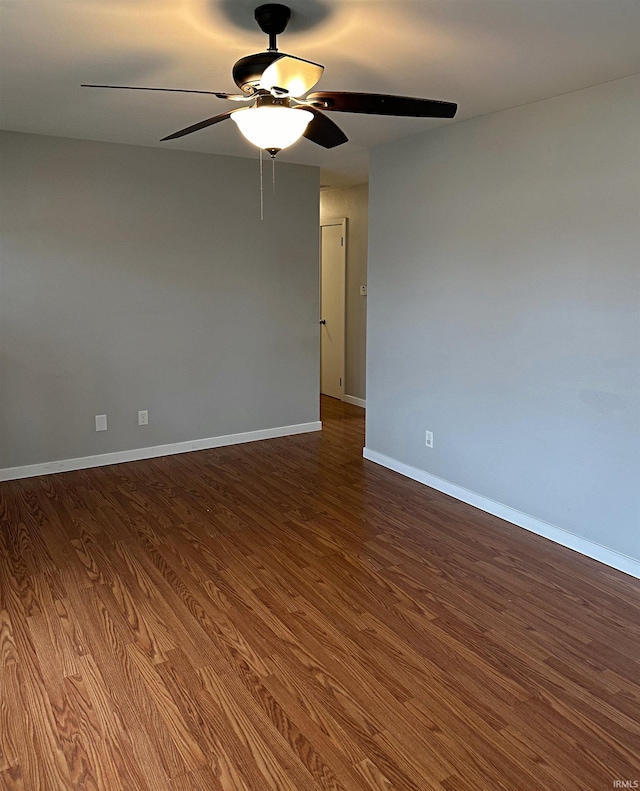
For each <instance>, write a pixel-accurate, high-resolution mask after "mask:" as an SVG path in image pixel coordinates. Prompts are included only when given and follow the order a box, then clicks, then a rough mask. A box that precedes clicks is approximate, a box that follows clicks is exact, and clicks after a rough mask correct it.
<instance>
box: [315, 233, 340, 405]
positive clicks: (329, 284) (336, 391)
mask: <svg viewBox="0 0 640 791" xmlns="http://www.w3.org/2000/svg"><path fill="white" fill-rule="evenodd" d="M346 226H347V221H346V219H342V220H335V221H333V222H327V223H326V224H323V225H322V227H321V235H320V239H321V248H320V253H321V254H320V261H321V266H320V360H321V369H320V392H322V393H324V395H328V396H333V397H334V398H340V399H342V398H343V397H344V328H345V275H346V255H345V250H346Z"/></svg>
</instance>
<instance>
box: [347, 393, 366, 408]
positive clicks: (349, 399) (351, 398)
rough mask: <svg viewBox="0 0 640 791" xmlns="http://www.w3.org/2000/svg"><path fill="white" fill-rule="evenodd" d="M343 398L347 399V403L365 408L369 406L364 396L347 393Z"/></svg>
mask: <svg viewBox="0 0 640 791" xmlns="http://www.w3.org/2000/svg"><path fill="white" fill-rule="evenodd" d="M342 400H343V401H346V402H347V404H353V405H354V406H361V407H362V408H363V409H366V408H367V402H366V401H365V400H364V398H356V396H350V395H345V396H343V397H342Z"/></svg>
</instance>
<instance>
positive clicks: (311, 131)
mask: <svg viewBox="0 0 640 791" xmlns="http://www.w3.org/2000/svg"><path fill="white" fill-rule="evenodd" d="M255 18H256V21H257V23H258V25H259V26H260V29H261V30H262V31H263V32H264V33H266V34H267V35H268V36H269V48H268V49H267V50H266V51H265V52H258V53H256V54H255V55H247V56H246V57H244V58H240V60H239V61H237V63H236V64H235V65H234V67H233V79H234V82H235V83H236V85H237V86H238V88H240V90H241V91H242V93H241V94H230V93H225V92H221V91H199V90H194V91H191V90H188V89H186V90H182V89H178V88H143V87H137V86H124V85H83V87H87V88H127V89H129V90H146V91H163V90H165V91H169V92H172V93H176V92H180V93H207V94H210V95H212V96H216V97H217V98H219V99H228V100H231V101H235V102H244V101H248V102H251V105H250V106H249V107H240V108H238V109H237V110H230V111H228V112H226V113H220V114H219V115H215V116H213V117H212V118H207V119H205V120H204V121H199V122H198V123H196V124H192V125H191V126H188V127H185V128H184V129H180V130H179V131H178V132H174V133H173V134H171V135H168V136H167V137H164V138H162V140H163V141H165V140H175V139H176V138H178V137H184V136H185V135H189V134H192V133H193V132H197V131H199V130H200V129H205V128H206V127H209V126H212V125H214V124H217V123H220V122H221V121H226V120H227V118H231V119H232V120H233V121H234V122H235V123H236V125H237V126H238V128H239V129H240V131H241V132H242V134H243V135H244V137H245V138H246V139H247V140H249V141H250V142H251V143H253V144H254V145H255V146H258V148H260V149H263V150H265V151H268V152H269V154H270V155H271V157H272V158H273V157H275V155H276V154H277V153H278V151H280V150H281V149H283V148H287V147H288V146H291V145H293V144H294V143H295V142H296V141H297V140H299V139H300V138H301V137H305V138H306V139H307V140H310V141H311V142H312V143H316V144H317V145H319V146H322V147H323V148H335V147H336V146H339V145H342V144H343V143H346V142H347V140H348V138H347V136H346V135H345V134H344V132H343V131H342V130H341V129H340V127H339V126H337V125H336V124H335V123H334V122H333V121H332V120H331V119H330V118H328V117H327V116H326V115H325V114H324V112H321V111H325V112H346V113H360V114H367V115H395V116H404V117H411V118H453V117H454V115H455V113H456V110H457V105H456V104H453V103H451V102H441V101H435V100H433V99H414V98H410V97H405V96H391V95H388V94H377V93H349V92H344V91H343V92H331V91H318V92H315V93H308V92H309V91H310V90H311V89H312V88H313V87H314V86H315V85H316V83H317V82H318V81H319V80H320V78H321V77H322V73H323V71H324V66H321V65H320V64H319V63H313V62H312V61H309V60H304V59H303V58H298V57H296V56H294V55H286V54H284V53H282V52H279V51H278V47H277V40H276V39H277V36H278V35H280V33H283V32H284V30H285V29H286V27H287V24H288V22H289V20H290V19H291V10H290V9H289V8H288V7H287V6H285V5H281V4H280V3H267V4H266V5H261V6H259V7H258V8H256V10H255ZM305 94H307V95H306V98H305Z"/></svg>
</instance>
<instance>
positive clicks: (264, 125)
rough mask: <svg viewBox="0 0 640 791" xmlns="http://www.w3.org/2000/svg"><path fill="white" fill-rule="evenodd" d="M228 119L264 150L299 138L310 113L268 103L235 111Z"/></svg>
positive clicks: (274, 148)
mask: <svg viewBox="0 0 640 791" xmlns="http://www.w3.org/2000/svg"><path fill="white" fill-rule="evenodd" d="M231 118H232V119H233V121H235V123H236V124H237V126H238V129H240V131H241V132H242V134H243V135H244V136H245V137H246V138H247V140H248V141H249V142H250V143H253V145H254V146H258V148H264V149H265V150H267V151H279V150H280V149H282V148H287V146H290V145H293V143H295V142H296V140H299V139H300V138H301V137H302V135H303V134H304V130H305V129H306V128H307V126H308V125H309V122H310V121H311V119H312V118H313V113H310V112H309V111H308V110H294V109H293V108H292V107H280V106H275V107H274V106H273V105H268V106H262V107H247V108H245V109H243V110H236V111H235V112H234V113H233V114H232V115H231Z"/></svg>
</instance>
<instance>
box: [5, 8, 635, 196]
mask: <svg viewBox="0 0 640 791" xmlns="http://www.w3.org/2000/svg"><path fill="white" fill-rule="evenodd" d="M259 4H260V3H259V0H254V1H253V2H251V0H249V1H247V0H0V12H1V17H0V127H1V128H3V129H11V130H17V131H23V132H35V133H40V134H48V135H62V136H66V137H78V138H86V139H90V140H105V141H111V142H117V143H133V144H137V145H147V146H162V147H167V148H178V149H184V150H188V151H202V152H210V153H218V154H229V155H232V156H249V157H256V149H254V148H253V147H252V146H251V145H250V144H249V143H247V142H246V141H245V140H244V139H243V138H242V136H241V135H240V133H239V131H238V130H237V128H236V127H235V125H234V124H232V123H224V124H221V125H219V126H215V127H212V128H210V129H206V130H203V131H200V132H197V133H195V134H193V135H191V136H189V137H184V138H181V139H179V140H176V141H172V142H170V143H160V142H159V139H160V138H161V137H164V136H165V135H167V134H170V133H172V132H174V131H176V130H178V129H180V128H182V127H184V126H187V125H189V124H191V123H195V122H196V121H199V120H202V119H204V118H207V117H209V116H211V115H214V114H216V113H218V112H224V111H225V110H227V109H231V107H232V105H231V103H229V102H226V101H224V100H221V99H216V98H215V97H208V96H199V95H196V94H171V93H146V92H136V91H108V90H98V89H88V88H80V83H82V82H89V83H91V82H94V83H111V84H126V85H148V86H161V87H167V88H192V89H201V90H202V89H204V90H220V91H234V90H235V85H234V83H233V80H232V78H231V67H232V65H233V63H234V62H235V61H236V60H237V59H238V58H240V57H242V56H244V55H248V54H250V53H253V52H259V51H261V50H264V49H266V47H267V43H266V41H267V39H266V36H265V35H264V34H263V33H262V32H261V31H260V30H259V28H258V26H257V24H256V23H255V20H254V18H253V10H254V8H255V6H256V5H259ZM289 5H291V7H292V20H291V23H290V25H289V27H288V29H287V31H286V32H285V33H284V34H283V35H282V36H281V37H280V38H279V42H278V44H279V48H280V50H281V51H284V52H289V53H291V54H293V55H297V56H299V57H303V58H307V59H309V60H313V61H317V62H320V63H322V64H324V66H325V72H324V76H323V77H322V80H321V81H320V83H319V85H318V89H325V90H337V91H340V90H346V91H370V92H374V93H397V94H401V95H406V96H420V97H426V98H432V99H444V100H447V101H454V102H458V104H459V111H458V115H457V118H456V120H455V121H454V122H451V121H436V120H434V121H431V120H426V119H397V118H380V117H374V116H356V115H351V114H346V113H345V114H339V113H333V114H332V116H331V117H332V119H333V120H334V121H336V122H337V123H339V125H340V126H341V127H342V128H343V129H344V131H345V132H346V134H347V135H348V136H349V139H350V141H349V143H347V144H345V145H343V146H341V147H339V148H336V149H334V150H332V151H325V150H324V149H322V148H320V147H318V146H315V145H314V144H312V143H310V142H308V141H306V140H301V141H300V142H299V143H297V144H296V145H295V146H294V147H292V148H291V149H288V150H287V151H283V152H282V153H281V154H280V155H279V158H280V159H283V160H285V161H289V162H298V163H304V164H310V165H319V166H321V167H322V168H323V172H322V181H323V182H324V183H326V184H330V185H336V186H337V185H341V184H348V183H357V182H359V181H366V179H367V170H368V149H369V148H370V147H371V146H375V145H378V144H380V143H384V142H387V141H390V140H396V139H399V138H402V137H406V136H409V135H414V134H417V133H419V132H421V131H423V130H426V129H432V128H434V127H436V126H440V125H442V124H445V123H455V122H456V121H460V120H464V119H466V118H472V117H474V116H477V115H483V114H485V113H490V112H494V111H497V110H502V109H506V108H508V107H515V106H517V105H521V104H526V103H528V102H533V101H537V100H539V99H544V98H548V97H550V96H557V95H559V94H563V93H568V92H571V91H575V90H579V89H580V88H585V87H588V86H591V85H596V84H599V83H603V82H607V81H609V80H614V79H618V78H620V77H624V76H627V75H630V74H635V73H638V72H640V47H639V41H640V0H368V1H363V0H291V1H290V3H289Z"/></svg>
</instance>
